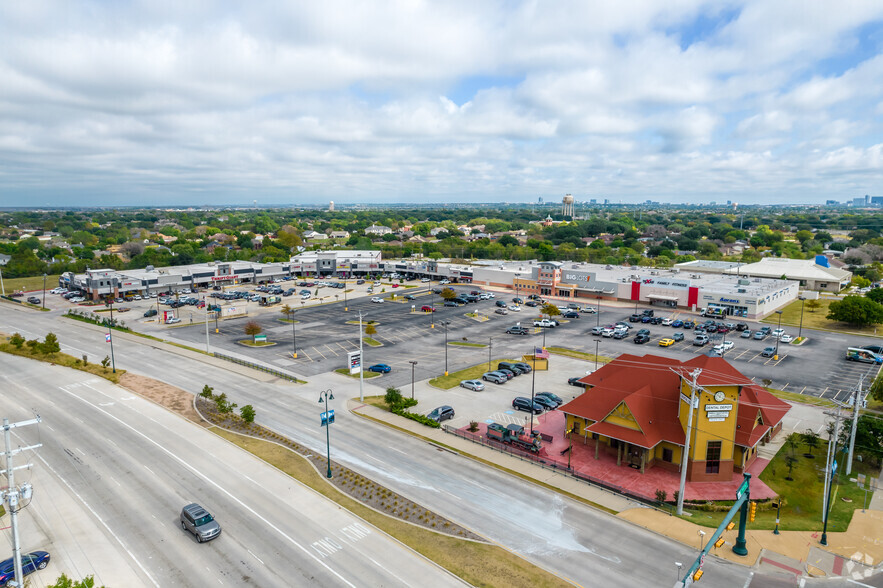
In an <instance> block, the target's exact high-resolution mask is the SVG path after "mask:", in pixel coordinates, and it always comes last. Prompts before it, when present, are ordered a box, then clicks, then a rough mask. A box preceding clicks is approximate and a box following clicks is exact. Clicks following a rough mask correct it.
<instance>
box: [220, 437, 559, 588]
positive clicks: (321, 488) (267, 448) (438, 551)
mask: <svg viewBox="0 0 883 588" xmlns="http://www.w3.org/2000/svg"><path fill="white" fill-rule="evenodd" d="M211 430H212V431H213V432H215V433H216V434H217V435H219V436H221V437H223V438H225V439H227V440H228V441H230V442H232V443H234V444H236V445H239V446H240V447H242V448H243V449H244V450H246V451H248V452H249V453H251V454H253V455H255V456H256V457H258V458H259V459H262V460H264V461H265V462H267V463H269V464H271V465H272V466H274V467H276V468H279V469H280V470H281V471H283V472H285V473H286V474H288V475H289V476H291V477H292V478H295V479H297V480H299V481H300V482H301V483H303V484H306V485H307V486H309V487H310V488H312V489H313V490H315V491H316V492H318V493H319V494H322V495H323V496H325V497H327V498H329V499H331V500H333V501H334V502H336V503H338V504H339V505H341V506H342V507H343V508H346V509H347V510H349V511H350V512H352V513H354V514H355V515H356V516H359V517H361V518H363V519H365V520H366V521H368V522H369V523H371V524H372V525H375V526H377V527H378V528H379V529H380V530H382V531H383V532H385V533H389V534H390V535H392V536H393V537H395V538H396V539H397V540H398V541H401V542H402V543H404V544H405V545H407V546H408V547H410V548H411V549H413V550H415V551H417V552H418V553H420V554H421V555H423V556H424V557H426V558H428V559H430V560H432V561H434V562H435V563H436V564H438V565H440V566H441V567H443V568H445V569H446V570H448V571H450V572H451V573H453V574H454V575H456V576H458V577H460V578H463V579H464V580H465V581H466V582H468V583H470V584H472V585H474V586H540V587H544V586H569V585H570V584H569V583H567V582H565V581H564V580H563V579H561V578H559V577H557V576H555V575H553V574H550V573H549V572H546V571H545V570H543V569H541V568H539V567H537V566H534V565H533V564H531V563H529V562H528V561H527V560H525V559H522V558H521V557H519V556H517V555H515V554H514V553H512V552H510V551H508V550H506V549H503V548H502V547H499V546H497V545H493V544H488V543H478V542H474V541H467V540H464V539H458V538H455V537H449V536H448V535H443V534H440V533H435V532H433V531H430V530H429V529H424V528H421V527H418V526H417V525H412V524H410V523H407V522H405V521H400V520H397V519H393V518H392V517H388V516H386V515H383V514H381V513H379V512H377V511H375V510H373V509H371V508H368V507H367V506H365V505H363V504H362V503H360V502H357V501H356V500H353V499H352V498H350V497H349V496H347V495H345V494H343V493H342V492H340V491H338V490H337V489H336V488H334V487H333V486H332V485H331V484H328V483H327V482H326V481H325V479H324V478H323V477H322V476H321V475H320V474H319V473H318V472H317V471H316V469H315V468H314V467H313V466H312V465H311V464H310V463H309V462H308V461H307V460H306V459H304V458H302V457H301V456H299V455H296V454H295V453H294V452H292V451H290V450H288V449H286V448H284V447H281V446H279V445H276V444H275V443H270V442H269V441H263V440H260V439H252V438H249V437H245V436H242V435H237V434H235V433H230V432H227V431H222V430H220V429H218V428H212V429H211Z"/></svg>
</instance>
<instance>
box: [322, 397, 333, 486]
mask: <svg viewBox="0 0 883 588" xmlns="http://www.w3.org/2000/svg"><path fill="white" fill-rule="evenodd" d="M323 400H324V401H325V412H323V413H322V414H321V415H320V418H321V419H322V426H323V427H325V447H326V448H327V450H328V473H327V474H325V477H327V478H330V477H331V423H333V422H334V411H331V412H328V401H329V400H334V394H333V393H332V392H331V388H329V389H328V390H322V391H321V392H319V404H322V401H323Z"/></svg>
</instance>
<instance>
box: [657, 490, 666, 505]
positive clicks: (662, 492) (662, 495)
mask: <svg viewBox="0 0 883 588" xmlns="http://www.w3.org/2000/svg"><path fill="white" fill-rule="evenodd" d="M666 498H668V492H666V491H665V490H657V491H656V502H665V500H666Z"/></svg>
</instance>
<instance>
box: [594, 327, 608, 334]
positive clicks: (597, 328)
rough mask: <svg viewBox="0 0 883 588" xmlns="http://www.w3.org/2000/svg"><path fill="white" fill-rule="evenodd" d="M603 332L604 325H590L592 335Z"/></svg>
mask: <svg viewBox="0 0 883 588" xmlns="http://www.w3.org/2000/svg"><path fill="white" fill-rule="evenodd" d="M611 330H612V329H611ZM603 332H604V327H592V334H593V335H600V334H601V333H603ZM611 334H612V333H611Z"/></svg>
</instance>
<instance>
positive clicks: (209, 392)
mask: <svg viewBox="0 0 883 588" xmlns="http://www.w3.org/2000/svg"><path fill="white" fill-rule="evenodd" d="M214 391H215V389H214V388H212V387H211V386H209V385H208V384H206V385H205V386H203V387H202V392H200V393H199V395H200V396H201V397H202V398H205V399H207V400H211V399H212V398H213V397H214V394H213V393H214Z"/></svg>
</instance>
